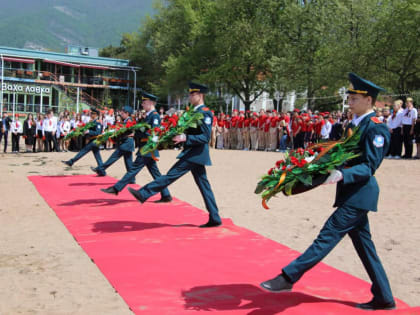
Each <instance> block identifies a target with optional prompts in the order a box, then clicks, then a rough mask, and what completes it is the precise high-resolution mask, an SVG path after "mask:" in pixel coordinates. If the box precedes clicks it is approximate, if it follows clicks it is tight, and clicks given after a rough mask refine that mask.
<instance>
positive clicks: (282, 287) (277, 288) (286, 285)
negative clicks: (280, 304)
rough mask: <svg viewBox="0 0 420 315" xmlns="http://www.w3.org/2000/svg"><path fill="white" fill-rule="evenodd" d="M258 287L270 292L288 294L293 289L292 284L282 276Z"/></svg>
mask: <svg viewBox="0 0 420 315" xmlns="http://www.w3.org/2000/svg"><path fill="white" fill-rule="evenodd" d="M260 286H261V287H262V288H263V289H265V290H267V291H270V292H275V293H279V292H288V291H291V290H292V288H293V283H291V282H290V281H288V280H287V279H286V278H285V277H284V276H283V274H280V275H278V276H277V277H275V278H274V279H271V280H267V281H264V282H262V283H261V284H260Z"/></svg>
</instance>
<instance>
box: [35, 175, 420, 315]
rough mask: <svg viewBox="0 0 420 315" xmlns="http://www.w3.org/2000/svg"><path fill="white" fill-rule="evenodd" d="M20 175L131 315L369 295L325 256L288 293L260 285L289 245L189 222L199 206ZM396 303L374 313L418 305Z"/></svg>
mask: <svg viewBox="0 0 420 315" xmlns="http://www.w3.org/2000/svg"><path fill="white" fill-rule="evenodd" d="M29 179H30V180H31V181H32V182H33V183H34V185H35V186H36V188H37V189H38V191H39V193H40V194H41V195H42V197H43V198H44V199H45V200H46V201H47V203H48V204H49V205H50V207H51V208H52V209H53V210H54V211H55V212H56V214H57V216H58V217H59V218H60V219H61V221H62V222H63V223H64V225H65V226H66V227H67V229H68V230H69V231H70V233H71V234H72V235H73V236H74V238H75V239H76V241H77V242H78V243H79V244H80V246H82V248H83V249H84V250H85V251H86V253H87V254H88V255H89V257H91V258H92V260H93V261H94V262H95V264H96V265H97V266H98V267H99V269H100V270H101V271H102V273H103V274H104V275H105V276H106V277H107V278H108V280H109V281H110V283H111V284H112V285H113V286H114V288H115V289H116V290H117V291H118V292H119V294H120V295H121V296H122V297H123V299H124V300H125V301H126V302H127V304H128V305H129V306H130V308H131V309H132V310H133V311H134V312H135V313H136V314H159V315H163V314H171V315H173V314H192V313H195V312H199V311H211V312H214V313H217V314H261V315H269V314H277V313H280V312H284V313H285V314H338V313H340V314H360V313H365V312H363V311H360V310H357V309H355V308H354V307H353V305H354V303H357V302H366V301H367V300H368V299H370V297H371V294H370V285H369V284H368V283H367V282H365V281H362V280H360V279H357V278H355V277H353V276H351V275H349V274H346V273H344V272H341V271H339V270H337V269H334V268H332V267H329V266H327V265H325V264H319V265H318V266H317V267H315V268H314V269H313V270H312V271H310V272H308V273H307V274H306V275H305V276H304V277H303V278H302V279H301V281H299V282H298V283H297V284H296V285H295V287H294V291H293V292H290V293H282V294H272V293H267V292H264V291H262V290H260V288H259V283H260V282H261V281H263V280H266V279H268V278H271V277H273V276H275V275H277V274H278V273H279V272H280V270H281V267H282V266H283V265H285V264H286V263H288V262H290V261H291V260H292V259H293V258H294V257H296V256H297V255H298V253H297V252H296V251H293V250H291V249H289V248H287V247H285V246H283V245H281V244H279V243H276V242H274V241H272V240H270V239H267V238H264V237H262V236H260V235H258V234H256V233H254V232H251V231H249V230H247V229H244V228H241V227H238V226H236V225H234V224H233V223H232V222H231V221H230V220H224V225H223V227H221V228H213V229H198V228H197V227H196V226H197V225H199V224H202V223H204V222H206V220H207V212H205V211H203V210H199V209H197V208H194V207H193V206H191V205H189V204H188V203H185V202H183V201H180V200H175V201H174V202H172V203H171V204H168V205H163V206H162V205H157V204H154V203H153V202H146V203H145V204H144V205H140V204H139V203H138V202H137V201H136V200H134V198H132V196H131V195H130V194H129V193H128V191H127V190H124V191H123V192H122V193H120V195H119V196H115V197H114V196H111V195H106V194H104V193H102V192H100V191H99V189H100V188H104V187H108V186H109V185H111V184H113V183H114V182H115V179H113V178H109V177H95V176H60V177H49V176H31V177H29ZM156 198H157V196H156ZM152 200H155V199H151V200H150V201H152ZM255 207H256V208H258V207H259V205H255ZM257 210H259V209H256V211H257ZM308 245H309V244H308ZM351 254H352V255H355V253H351ZM397 305H398V310H396V311H393V312H376V313H375V314H380V313H384V314H420V307H417V308H409V307H408V306H407V305H406V304H405V303H403V302H401V301H397Z"/></svg>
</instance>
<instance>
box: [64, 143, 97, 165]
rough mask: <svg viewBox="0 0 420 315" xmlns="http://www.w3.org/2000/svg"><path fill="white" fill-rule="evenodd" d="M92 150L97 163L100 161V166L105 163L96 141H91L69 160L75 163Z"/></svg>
mask: <svg viewBox="0 0 420 315" xmlns="http://www.w3.org/2000/svg"><path fill="white" fill-rule="evenodd" d="M90 151H92V153H93V156H94V157H95V160H96V163H98V167H99V166H100V165H102V164H103V162H102V157H101V153H100V152H99V148H98V146H97V145H96V144H95V142H94V141H91V142H89V143H88V144H87V145H86V146H85V147H84V148H83V149H81V150H80V151H79V152H78V153H77V154H76V156H75V157H74V158H72V159H70V160H69V162H70V163H71V164H72V165H73V164H74V163H76V162H77V161H78V160H80V159H81V158H82V157H84V156H85V155H86V154H88V153H89V152H90Z"/></svg>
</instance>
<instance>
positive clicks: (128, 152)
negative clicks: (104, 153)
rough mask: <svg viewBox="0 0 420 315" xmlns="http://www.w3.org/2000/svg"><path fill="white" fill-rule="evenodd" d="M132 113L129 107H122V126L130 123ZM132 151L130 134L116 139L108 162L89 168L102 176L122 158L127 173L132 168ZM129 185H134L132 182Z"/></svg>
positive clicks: (132, 140) (132, 141)
mask: <svg viewBox="0 0 420 315" xmlns="http://www.w3.org/2000/svg"><path fill="white" fill-rule="evenodd" d="M132 113H133V108H132V107H131V106H124V108H123V110H122V112H121V117H122V119H123V120H124V124H126V123H127V122H131V121H132V119H131V114H132ZM133 151H134V139H133V135H132V133H130V134H126V135H123V136H122V137H121V138H120V139H117V148H116V149H115V151H114V152H113V153H112V154H111V156H110V157H109V158H108V160H107V161H106V162H105V163H103V164H101V165H98V167H96V168H93V167H91V169H92V171H94V172H96V174H98V175H99V176H104V175H105V174H106V172H105V170H106V169H107V168H108V167H110V166H111V165H112V164H114V163H115V162H116V161H118V160H119V158H121V157H122V156H123V157H124V164H125V169H126V170H127V172H129V171H130V169H131V168H132V167H133ZM130 183H134V178H133V181H131V182H130Z"/></svg>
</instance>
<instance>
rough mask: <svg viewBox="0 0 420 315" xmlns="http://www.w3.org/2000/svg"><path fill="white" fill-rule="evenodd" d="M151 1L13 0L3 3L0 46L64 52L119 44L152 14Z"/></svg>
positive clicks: (0, 13) (0, 16)
mask: <svg viewBox="0 0 420 315" xmlns="http://www.w3.org/2000/svg"><path fill="white" fill-rule="evenodd" d="M152 2H153V0H120V1H114V0H16V1H10V2H8V3H5V4H2V5H1V6H2V8H1V10H0V45H2V46H11V47H17V48H41V49H51V50H60V51H63V50H64V48H65V47H66V46H67V45H68V44H73V45H81V46H86V47H87V46H89V47H97V48H101V47H104V46H108V45H110V44H112V45H118V44H119V42H120V40H121V34H122V33H126V32H133V31H136V30H137V29H138V28H139V26H140V21H141V19H142V18H143V17H144V16H146V15H148V14H152V13H153V9H152Z"/></svg>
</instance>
